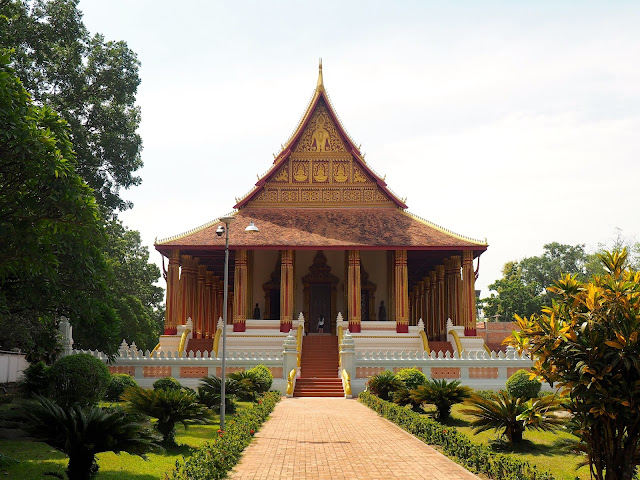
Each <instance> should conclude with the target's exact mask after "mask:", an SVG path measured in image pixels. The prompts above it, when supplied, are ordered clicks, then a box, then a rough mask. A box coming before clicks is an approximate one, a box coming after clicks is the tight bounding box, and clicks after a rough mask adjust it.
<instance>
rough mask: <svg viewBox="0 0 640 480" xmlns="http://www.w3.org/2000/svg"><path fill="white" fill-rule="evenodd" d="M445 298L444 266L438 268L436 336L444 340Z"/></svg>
mask: <svg viewBox="0 0 640 480" xmlns="http://www.w3.org/2000/svg"><path fill="white" fill-rule="evenodd" d="M444 314H445V298H444V265H438V266H437V267H436V322H435V328H436V332H435V336H436V338H438V339H442V338H443V337H445V336H446V334H447V332H445V330H446V322H447V320H446V318H444Z"/></svg>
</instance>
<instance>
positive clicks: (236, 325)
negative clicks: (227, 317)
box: [233, 250, 249, 332]
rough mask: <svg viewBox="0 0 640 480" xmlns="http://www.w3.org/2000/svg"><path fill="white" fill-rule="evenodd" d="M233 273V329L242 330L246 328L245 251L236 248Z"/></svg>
mask: <svg viewBox="0 0 640 480" xmlns="http://www.w3.org/2000/svg"><path fill="white" fill-rule="evenodd" d="M234 263H235V270H234V274H233V331H234V332H244V331H245V330H246V328H247V298H248V291H249V286H248V285H247V283H248V282H247V251H246V250H236V256H235V262H234Z"/></svg>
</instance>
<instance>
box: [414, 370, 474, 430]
mask: <svg viewBox="0 0 640 480" xmlns="http://www.w3.org/2000/svg"><path fill="white" fill-rule="evenodd" d="M471 391H472V390H471V388H469V387H465V386H463V385H460V382H459V381H458V380H454V381H453V382H447V381H446V380H444V379H441V380H438V379H435V380H429V381H428V382H427V383H426V384H424V385H420V386H419V387H418V388H416V389H415V390H411V392H410V398H411V400H412V401H413V402H414V403H416V404H418V405H421V404H423V403H431V404H433V405H435V407H436V412H437V413H436V417H437V418H438V420H440V421H445V420H447V419H448V418H449V415H450V414H451V406H452V405H454V404H456V403H460V402H462V401H463V400H464V399H465V398H468V397H469V396H470V395H471Z"/></svg>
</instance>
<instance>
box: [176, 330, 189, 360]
mask: <svg viewBox="0 0 640 480" xmlns="http://www.w3.org/2000/svg"><path fill="white" fill-rule="evenodd" d="M190 333H191V330H189V329H188V328H185V329H184V331H183V332H182V335H181V336H180V345H179V346H178V355H182V352H184V347H185V344H186V343H187V336H188V335H189V334H190Z"/></svg>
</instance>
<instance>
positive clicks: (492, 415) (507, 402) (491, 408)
mask: <svg viewBox="0 0 640 480" xmlns="http://www.w3.org/2000/svg"><path fill="white" fill-rule="evenodd" d="M468 403H469V404H470V405H471V407H470V408H465V409H463V410H462V413H466V414H468V415H471V416H473V417H475V420H473V421H472V422H471V424H472V425H473V426H474V431H475V433H479V432H484V431H485V430H490V429H495V430H496V431H498V430H500V429H503V432H502V433H503V435H504V436H506V437H507V441H508V442H509V443H511V444H513V443H519V442H521V441H522V434H523V433H524V431H525V429H527V428H531V429H534V430H542V431H552V430H556V429H557V428H559V426H560V425H562V424H563V423H564V421H563V420H562V419H561V418H559V417H557V416H556V415H555V413H554V412H557V411H559V410H562V409H563V407H562V405H561V403H560V401H559V400H558V398H557V397H556V396H555V395H547V396H544V397H536V398H532V399H530V400H527V399H525V398H522V397H513V396H511V395H509V393H507V392H505V391H502V390H501V391H500V392H499V393H498V394H497V395H496V394H492V395H490V396H489V397H487V398H483V397H481V396H479V395H476V394H473V395H472V396H471V398H470V399H469V400H468Z"/></svg>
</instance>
